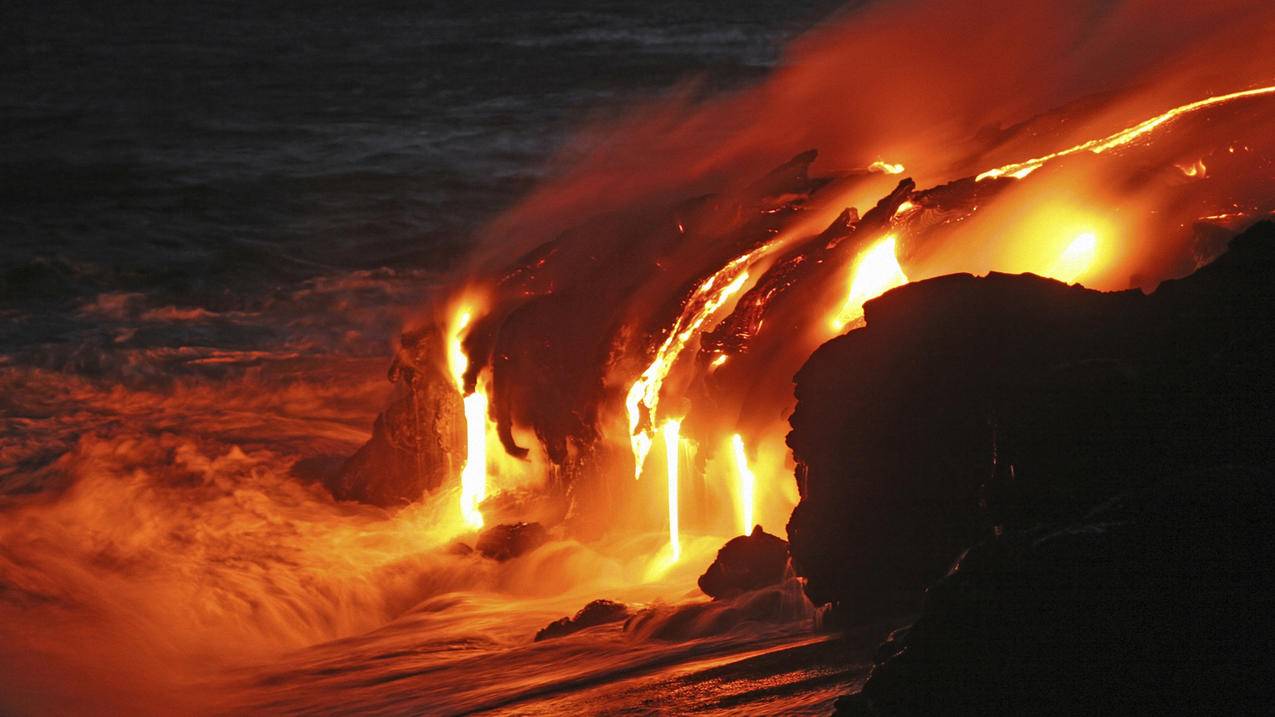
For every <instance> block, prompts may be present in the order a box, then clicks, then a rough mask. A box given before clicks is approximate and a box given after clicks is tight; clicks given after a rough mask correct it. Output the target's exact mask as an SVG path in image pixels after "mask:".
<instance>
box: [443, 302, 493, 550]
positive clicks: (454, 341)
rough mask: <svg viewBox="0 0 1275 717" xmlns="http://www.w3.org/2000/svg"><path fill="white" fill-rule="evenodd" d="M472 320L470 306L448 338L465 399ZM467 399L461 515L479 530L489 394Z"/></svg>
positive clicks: (452, 363)
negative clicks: (466, 342) (466, 341)
mask: <svg viewBox="0 0 1275 717" xmlns="http://www.w3.org/2000/svg"><path fill="white" fill-rule="evenodd" d="M473 316H474V312H473V310H472V309H470V308H469V307H467V306H466V307H462V308H461V309H460V310H459V311H457V312H456V318H455V320H454V321H453V322H452V328H451V331H449V332H448V337H447V368H448V370H449V371H450V372H451V374H452V380H453V381H455V382H456V388H457V390H459V391H460V392H461V394H462V395H463V394H464V393H465V370H466V369H467V368H468V367H469V358H468V357H467V356H466V355H465V350H464V348H463V347H462V345H461V341H462V340H463V339H464V337H465V331H466V329H468V327H469V323H470V321H472V320H473ZM464 399H465V401H464V403H465V447H466V454H465V455H466V457H465V466H464V467H463V468H462V469H461V471H460V514H461V517H462V518H464V519H465V524H466V525H468V526H469V527H471V528H475V529H477V528H481V527H483V514H482V513H481V512H480V511H479V510H478V506H479V504H480V503H482V502H483V499H484V498H486V497H487V394H485V393H483V390H482V388H481V387H479V388H475V389H474V392H473V393H471V394H469V395H468V396H465V397H464Z"/></svg>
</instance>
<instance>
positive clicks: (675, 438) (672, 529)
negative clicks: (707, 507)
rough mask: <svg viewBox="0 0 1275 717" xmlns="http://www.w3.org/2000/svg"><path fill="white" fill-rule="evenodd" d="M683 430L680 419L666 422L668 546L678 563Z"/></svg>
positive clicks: (680, 546) (665, 454)
mask: <svg viewBox="0 0 1275 717" xmlns="http://www.w3.org/2000/svg"><path fill="white" fill-rule="evenodd" d="M681 430H682V422H681V421H680V420H678V419H670V420H668V421H665V422H664V428H663V433H664V457H665V467H666V471H667V475H668V544H669V552H670V553H671V554H672V556H673V561H674V562H676V561H678V560H680V559H681V557H682V539H681V531H680V526H679V522H680V517H679V515H678V508H679V507H680V506H679V504H678V503H679V497H680V496H679V492H680V487H679V485H678V480H677V479H678V471H679V470H680V465H679V464H680V463H681V462H682V450H681V448H682V447H681V436H680V434H681Z"/></svg>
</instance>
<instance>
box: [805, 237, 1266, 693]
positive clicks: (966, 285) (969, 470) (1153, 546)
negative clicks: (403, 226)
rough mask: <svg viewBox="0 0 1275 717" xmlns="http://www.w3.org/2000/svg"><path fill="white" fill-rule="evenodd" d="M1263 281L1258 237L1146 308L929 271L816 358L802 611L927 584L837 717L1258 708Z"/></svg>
mask: <svg viewBox="0 0 1275 717" xmlns="http://www.w3.org/2000/svg"><path fill="white" fill-rule="evenodd" d="M1272 272H1275V224H1272V223H1269V222H1265V223H1261V224H1258V225H1256V226H1254V227H1252V228H1251V229H1249V230H1248V231H1247V232H1245V233H1244V234H1242V235H1240V236H1238V237H1236V238H1235V239H1233V240H1232V242H1231V244H1230V246H1229V248H1228V250H1227V251H1226V253H1225V254H1223V255H1222V256H1221V257H1219V258H1218V259H1217V260H1216V261H1214V262H1213V263H1212V264H1210V265H1208V266H1206V267H1204V268H1202V269H1200V270H1198V271H1197V272H1195V273H1194V274H1192V275H1191V276H1188V277H1186V278H1183V279H1180V280H1175V281H1170V282H1166V283H1164V284H1163V285H1161V286H1160V288H1159V289H1157V290H1156V291H1155V292H1154V293H1152V294H1150V295H1143V294H1141V293H1140V292H1136V291H1135V292H1117V293H1108V294H1104V293H1099V292H1095V291H1090V290H1087V289H1084V288H1081V287H1078V286H1064V285H1062V284H1060V283H1058V282H1054V281H1049V280H1045V279H1041V278H1038V277H1033V276H1029V275H1025V276H1006V275H1002V274H992V275H990V276H988V277H986V278H975V277H971V276H948V277H941V278H938V279H933V280H930V281H923V282H919V283H917V284H913V285H910V286H906V287H902V288H900V289H897V290H895V291H893V292H890V293H887V294H886V295H885V296H883V297H881V298H880V299H877V300H876V301H873V302H869V303H868V305H867V312H866V316H867V326H866V328H864V329H861V330H859V331H854V332H851V333H850V334H848V335H846V336H843V337H841V338H838V339H835V340H833V341H831V342H829V343H828V344H825V345H824V346H823V347H822V348H821V349H820V350H819V351H818V352H816V354H815V355H814V356H812V358H811V359H810V361H809V362H808V363H807V365H806V367H805V368H803V370H802V371H801V373H800V374H799V375H798V377H797V393H798V399H799V404H798V407H797V410H796V412H795V413H794V415H793V417H792V425H793V431H792V433H791V434H790V435H789V445H790V446H792V448H793V451H794V455H795V456H796V458H797V460H798V462H799V468H798V481H799V484H800V490H801V494H802V501H801V503H800V504H799V506H798V507H797V509H796V510H795V511H794V513H793V516H792V519H791V521H790V524H789V526H788V532H789V537H790V540H791V546H790V550H791V552H792V555H793V564H794V567H795V568H796V570H797V571H798V573H799V574H801V575H803V576H804V577H805V578H806V580H807V584H806V588H807V592H808V594H809V595H810V596H811V597H812V599H814V600H815V601H816V602H819V603H832V604H834V605H836V606H838V607H839V608H840V609H841V613H842V614H843V616H845V615H852V616H858V617H863V616H864V615H865V613H872V612H879V613H880V612H884V611H885V610H887V609H888V608H889V607H890V606H896V607H897V606H898V605H905V606H906V605H919V604H920V601H919V600H917V601H916V602H911V601H912V600H913V599H916V598H919V597H920V596H921V594H922V593H921V590H922V588H923V586H925V585H927V584H929V585H932V587H931V588H930V589H929V591H928V592H927V593H925V596H924V604H923V609H922V612H921V615H920V617H919V618H918V619H917V620H916V622H915V623H914V624H913V625H912V626H911V627H910V628H907V629H905V630H901V631H899V632H897V633H896V634H895V635H894V636H892V637H891V639H890V640H888V641H887V642H886V643H885V644H884V645H883V646H882V648H881V650H880V653H879V655H878V659H877V664H876V666H875V668H874V671H873V673H872V675H871V677H870V679H869V680H868V682H867V684H866V685H865V687H864V689H863V690H862V692H861V693H860V694H858V695H854V696H851V697H847V698H844V699H843V700H841V701H840V702H839V703H838V713H839V714H845V715H880V716H881V717H888V716H891V715H922V714H936V713H943V714H980V715H983V714H1096V713H1107V714H1110V713H1122V712H1130V711H1138V712H1146V711H1152V712H1175V713H1190V714H1200V713H1228V714H1232V713H1248V712H1251V711H1254V710H1258V711H1260V708H1264V707H1265V706H1266V705H1269V703H1270V699H1271V694H1272V690H1271V688H1270V687H1269V686H1270V685H1271V684H1275V683H1272V682H1271V680H1270V677H1271V676H1272V667H1273V666H1275V661H1272V660H1271V658H1270V656H1269V654H1268V653H1269V650H1268V648H1267V646H1268V645H1269V644H1270V641H1271V638H1272V637H1273V636H1275V619H1273V618H1272V616H1273V615H1275V612H1273V611H1272V607H1275V600H1273V599H1272V597H1271V595H1272V591H1271V588H1272V587H1275V584H1273V583H1275V580H1272V573H1271V571H1270V570H1269V569H1268V568H1267V567H1265V559H1264V555H1265V552H1266V547H1265V546H1266V545H1268V544H1269V542H1270V541H1269V539H1268V538H1267V534H1268V532H1269V526H1270V525H1271V524H1272V521H1273V520H1275V476H1273V475H1272V467H1275V441H1271V440H1270V436H1271V435H1272V431H1275V404H1272V402H1271V401H1270V398H1269V397H1270V396H1272V395H1275V371H1271V369H1270V367H1271V366H1272V365H1275V320H1273V319H1275V284H1273V283H1272V282H1271V281H1270V277H1271V275H1272ZM967 546H974V547H972V548H970V549H969V550H968V551H967V552H965V553H964V555H963V557H959V556H961V555H962V551H963V549H965V548H966V547H967ZM958 557H959V562H957V563H956V566H955V567H954V568H951V569H950V570H949V569H948V567H947V566H949V565H951V564H952V562H953V561H954V560H956V559H957V558H958ZM945 572H946V575H945V576H944V573H945Z"/></svg>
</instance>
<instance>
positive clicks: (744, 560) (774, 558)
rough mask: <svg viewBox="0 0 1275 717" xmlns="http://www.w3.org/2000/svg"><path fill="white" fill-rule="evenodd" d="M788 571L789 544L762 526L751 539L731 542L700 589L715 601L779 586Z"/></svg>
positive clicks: (724, 547)
mask: <svg viewBox="0 0 1275 717" xmlns="http://www.w3.org/2000/svg"><path fill="white" fill-rule="evenodd" d="M787 569H788V542H787V541H785V540H784V539H783V538H779V537H776V536H774V535H771V534H770V533H767V532H766V531H765V530H762V527H761V526H760V525H758V526H757V527H755V528H753V532H752V533H751V534H749V535H741V536H739V537H736V538H731V539H730V540H728V541H727V542H726V544H725V545H723V546H722V549H721V550H719V551H717V559H715V560H714V561H713V564H712V565H710V566H708V570H706V571H705V572H704V574H703V575H701V576H700V577H699V589H700V590H703V591H704V594H705V595H709V596H711V597H713V598H714V599H717V598H728V597H734V596H735V595H738V594H740V593H745V592H748V591H750V590H756V589H758V588H763V587H766V586H767V585H777V584H779V583H781V582H783V580H784V573H785V572H786V571H787Z"/></svg>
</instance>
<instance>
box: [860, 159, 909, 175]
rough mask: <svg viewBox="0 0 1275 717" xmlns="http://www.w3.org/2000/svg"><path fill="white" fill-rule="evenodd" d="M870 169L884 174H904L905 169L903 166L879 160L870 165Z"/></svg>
mask: <svg viewBox="0 0 1275 717" xmlns="http://www.w3.org/2000/svg"><path fill="white" fill-rule="evenodd" d="M868 169H869V170H870V171H873V172H881V173H883V174H903V169H904V167H903V165H901V164H892V163H890V162H883V161H881V160H879V159H878V160H877V161H875V162H873V163H872V164H870V165H868Z"/></svg>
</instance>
